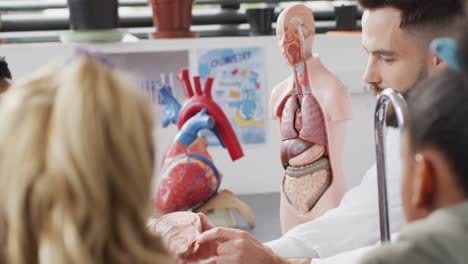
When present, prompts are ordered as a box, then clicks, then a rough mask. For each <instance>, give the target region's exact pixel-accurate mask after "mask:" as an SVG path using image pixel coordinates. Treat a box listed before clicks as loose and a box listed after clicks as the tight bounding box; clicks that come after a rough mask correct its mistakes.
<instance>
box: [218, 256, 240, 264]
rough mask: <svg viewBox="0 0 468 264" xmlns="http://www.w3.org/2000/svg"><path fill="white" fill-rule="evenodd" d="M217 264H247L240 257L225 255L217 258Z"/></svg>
mask: <svg viewBox="0 0 468 264" xmlns="http://www.w3.org/2000/svg"><path fill="white" fill-rule="evenodd" d="M216 264H245V263H242V260H241V259H240V258H239V255H233V254H229V255H223V256H218V257H216Z"/></svg>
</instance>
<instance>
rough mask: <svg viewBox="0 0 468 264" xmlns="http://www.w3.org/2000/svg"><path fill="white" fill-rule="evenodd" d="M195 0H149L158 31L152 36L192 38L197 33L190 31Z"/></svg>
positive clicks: (151, 35)
mask: <svg viewBox="0 0 468 264" xmlns="http://www.w3.org/2000/svg"><path fill="white" fill-rule="evenodd" d="M193 1H194V0H148V3H149V4H150V6H151V7H152V9H153V23H154V26H155V27H156V32H154V33H151V34H150V37H151V38H191V37H196V36H197V34H196V33H194V32H191V31H190V26H191V25H192V5H193Z"/></svg>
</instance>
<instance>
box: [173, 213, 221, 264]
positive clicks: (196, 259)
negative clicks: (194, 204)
mask: <svg viewBox="0 0 468 264" xmlns="http://www.w3.org/2000/svg"><path fill="white" fill-rule="evenodd" d="M197 215H198V217H200V223H201V234H203V233H204V232H206V231H208V230H212V229H214V228H215V226H214V225H213V224H212V223H211V222H210V220H209V219H208V217H206V215H204V214H202V213H198V214H197ZM195 243H196V244H195V247H194V250H193V251H192V252H187V253H188V254H187V253H186V254H184V255H179V256H177V259H178V260H179V264H205V263H206V264H210V263H214V262H213V260H212V258H213V257H215V256H217V253H216V249H217V248H218V245H219V244H220V242H218V241H211V242H207V243H204V244H200V243H198V242H195Z"/></svg>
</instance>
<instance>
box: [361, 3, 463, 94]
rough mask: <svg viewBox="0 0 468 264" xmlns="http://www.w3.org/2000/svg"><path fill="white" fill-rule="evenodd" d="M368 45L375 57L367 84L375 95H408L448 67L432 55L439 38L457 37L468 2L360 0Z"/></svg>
mask: <svg viewBox="0 0 468 264" xmlns="http://www.w3.org/2000/svg"><path fill="white" fill-rule="evenodd" d="M359 3H360V4H361V6H362V7H363V8H364V9H365V11H364V14H363V18H362V45H363V47H364V49H365V50H366V51H367V52H368V54H369V59H368V63H367V69H366V71H365V73H364V77H363V78H364V81H365V82H366V83H367V84H369V85H370V87H371V90H372V91H373V92H374V93H376V94H377V93H380V92H381V91H382V90H383V89H385V88H393V89H395V90H397V91H398V92H400V93H402V94H403V95H405V94H406V92H407V90H408V89H409V88H410V87H412V86H413V85H414V84H415V83H416V82H417V81H418V80H421V79H425V78H426V77H427V76H428V75H430V74H431V73H432V72H434V71H435V70H437V69H438V68H442V67H443V63H442V62H441V61H440V60H439V59H438V58H437V57H436V56H435V55H434V54H433V53H432V52H431V51H430V49H429V46H430V43H431V41H432V40H433V39H434V38H436V37H442V36H451V35H453V34H454V33H453V32H452V30H453V29H454V26H455V25H456V22H457V21H458V20H459V19H460V18H461V17H462V16H463V13H464V12H463V10H464V9H463V3H464V1H463V0H359Z"/></svg>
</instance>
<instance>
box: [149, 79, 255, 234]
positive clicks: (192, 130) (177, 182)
mask: <svg viewBox="0 0 468 264" xmlns="http://www.w3.org/2000/svg"><path fill="white" fill-rule="evenodd" d="M179 78H180V79H181V81H182V85H183V87H184V91H185V95H186V96H187V97H188V98H189V100H188V101H187V102H185V104H184V105H183V106H182V108H181V109H180V112H179V113H178V122H177V125H178V127H179V132H178V134H177V135H176V138H175V140H174V141H173V142H172V143H171V145H170V146H169V148H168V150H167V151H166V153H165V155H164V157H163V161H162V170H161V176H160V179H159V180H158V184H157V189H156V199H155V202H156V211H157V213H158V214H160V215H161V214H167V213H172V212H176V211H182V210H194V211H200V212H204V213H206V212H208V211H211V210H217V209H235V210H237V211H238V212H239V213H240V214H241V215H242V216H243V217H245V219H246V220H247V222H248V223H249V224H250V225H253V224H254V223H253V222H254V217H253V213H252V211H251V210H250V208H249V207H248V206H247V205H246V204H245V203H243V202H242V201H240V200H238V199H237V198H236V197H235V196H234V195H233V194H232V193H231V192H229V191H226V190H223V191H220V192H218V190H219V186H220V184H221V180H222V174H221V173H220V171H219V170H218V169H217V168H216V166H215V165H214V163H213V159H212V157H211V156H210V154H209V153H208V151H207V144H208V143H207V139H206V138H205V137H199V136H198V132H200V131H201V130H203V129H208V130H211V131H212V132H213V133H214V134H215V135H216V136H217V137H218V139H219V141H220V142H221V144H222V145H223V147H225V148H226V149H227V150H228V152H229V154H230V156H231V159H232V160H237V159H239V158H241V157H242V156H243V152H242V148H241V146H240V144H239V141H238V140H237V137H236V135H235V133H234V130H233V129H232V127H231V125H230V123H229V120H228V119H227V117H226V116H225V115H224V113H223V111H222V110H221V108H220V107H219V106H218V105H217V104H216V103H215V102H214V101H213V100H212V98H211V85H212V83H213V79H212V78H210V77H208V78H207V80H206V82H205V87H204V89H203V91H202V89H201V84H200V79H199V77H194V84H195V89H194V90H192V86H191V84H190V81H189V75H188V70H183V71H182V72H181V75H180V76H179Z"/></svg>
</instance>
